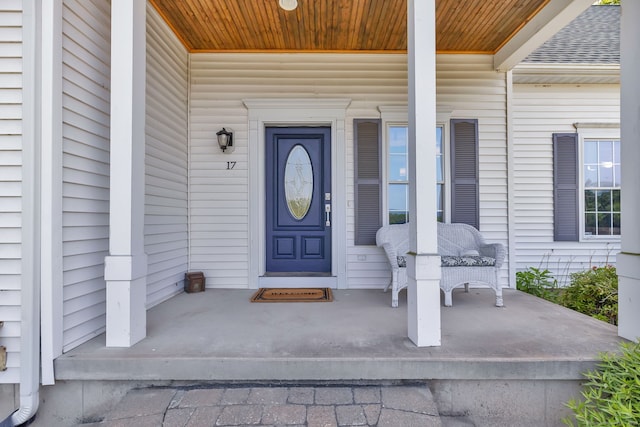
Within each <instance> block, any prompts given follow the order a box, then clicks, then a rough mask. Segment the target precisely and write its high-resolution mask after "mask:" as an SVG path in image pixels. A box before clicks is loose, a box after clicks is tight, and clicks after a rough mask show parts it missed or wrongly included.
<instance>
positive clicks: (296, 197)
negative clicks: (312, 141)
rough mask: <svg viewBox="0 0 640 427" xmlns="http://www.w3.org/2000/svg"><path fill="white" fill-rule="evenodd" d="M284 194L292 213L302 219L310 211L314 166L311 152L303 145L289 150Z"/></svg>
mask: <svg viewBox="0 0 640 427" xmlns="http://www.w3.org/2000/svg"><path fill="white" fill-rule="evenodd" d="M284 196H285V198H286V201H287V207H288V208H289V212H291V215H292V216H293V217H294V218H295V219H297V220H301V219H302V218H304V217H305V215H307V212H309V208H310V207H311V199H312V198H313V168H312V166H311V158H310V157H309V153H307V150H305V149H304V147H303V146H302V145H296V146H294V147H293V148H292V149H291V151H290V152H289V156H288V157H287V162H286V163H285V167H284Z"/></svg>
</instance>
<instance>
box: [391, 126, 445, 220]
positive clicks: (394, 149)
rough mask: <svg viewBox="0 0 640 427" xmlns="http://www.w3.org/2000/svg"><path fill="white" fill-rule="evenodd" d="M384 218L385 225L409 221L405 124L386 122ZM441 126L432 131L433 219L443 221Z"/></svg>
mask: <svg viewBox="0 0 640 427" xmlns="http://www.w3.org/2000/svg"><path fill="white" fill-rule="evenodd" d="M384 129H385V136H384V139H385V144H383V146H384V147H386V151H385V154H386V174H385V175H386V177H387V179H386V189H387V191H386V197H385V199H386V204H385V206H386V216H387V221H388V223H389V224H403V223H405V222H408V221H409V218H410V212H409V174H410V171H409V128H408V124H407V123H396V122H386V123H385V124H384ZM444 129H445V126H444V124H438V125H437V126H436V131H435V144H436V158H435V162H436V187H437V188H436V191H437V211H436V215H437V219H438V221H440V222H444V221H445V212H446V210H445V201H446V190H445V185H446V184H445V182H446V169H445V141H444V137H445V130H444Z"/></svg>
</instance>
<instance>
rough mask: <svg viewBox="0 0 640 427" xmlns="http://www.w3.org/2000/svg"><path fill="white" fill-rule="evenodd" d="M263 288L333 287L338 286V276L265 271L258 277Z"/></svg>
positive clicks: (259, 284)
mask: <svg viewBox="0 0 640 427" xmlns="http://www.w3.org/2000/svg"><path fill="white" fill-rule="evenodd" d="M258 286H259V287H261V288H312V287H314V288H315V287H322V288H332V289H336V288H337V286H338V278H337V277H335V276H331V275H330V274H329V275H328V274H326V273H301V272H295V273H273V272H271V273H265V275H264V276H260V277H258Z"/></svg>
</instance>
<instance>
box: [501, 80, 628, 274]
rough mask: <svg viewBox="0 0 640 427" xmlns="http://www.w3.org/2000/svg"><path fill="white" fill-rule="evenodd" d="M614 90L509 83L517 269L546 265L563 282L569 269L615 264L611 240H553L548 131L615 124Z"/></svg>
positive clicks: (617, 103)
mask: <svg viewBox="0 0 640 427" xmlns="http://www.w3.org/2000/svg"><path fill="white" fill-rule="evenodd" d="M619 92H620V87H619V85H515V86H514V99H513V129H514V137H513V142H514V148H513V161H514V164H513V170H514V183H513V190H514V195H513V196H514V197H513V200H514V207H513V209H514V219H515V222H514V224H513V228H514V236H515V240H514V245H515V250H516V260H517V265H516V269H517V270H523V269H526V268H528V267H536V268H538V267H540V268H548V269H549V270H551V271H552V272H553V273H554V274H556V275H557V276H558V278H559V279H560V280H561V281H564V280H565V278H566V276H567V275H568V274H569V273H571V272H575V271H580V270H583V269H585V268H589V267H590V266H593V265H603V264H607V263H608V264H614V263H615V254H616V252H618V251H619V250H620V244H619V242H616V241H615V240H609V241H598V240H597V239H592V240H583V241H579V242H555V241H554V238H553V146H552V135H553V133H573V132H575V131H576V129H575V128H574V126H573V124H574V123H581V124H582V125H585V124H588V123H619V122H620V93H619ZM578 133H580V129H578ZM622 191H624V188H623V190H622ZM622 227H623V228H624V224H623V225H622Z"/></svg>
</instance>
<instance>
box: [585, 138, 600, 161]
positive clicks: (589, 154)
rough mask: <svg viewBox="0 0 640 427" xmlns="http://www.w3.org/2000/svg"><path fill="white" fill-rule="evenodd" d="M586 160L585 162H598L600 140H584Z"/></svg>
mask: <svg viewBox="0 0 640 427" xmlns="http://www.w3.org/2000/svg"><path fill="white" fill-rule="evenodd" d="M584 162H585V164H587V163H591V164H596V163H598V141H585V142H584Z"/></svg>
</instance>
